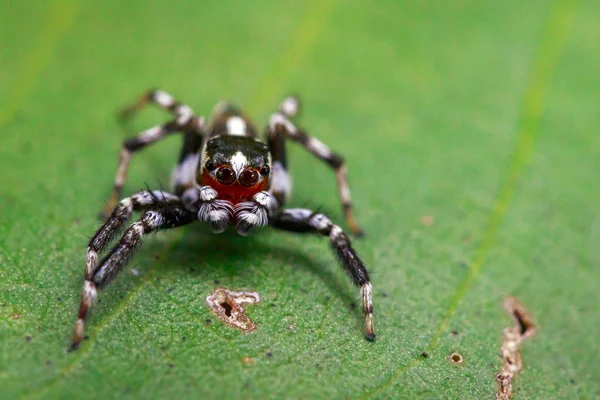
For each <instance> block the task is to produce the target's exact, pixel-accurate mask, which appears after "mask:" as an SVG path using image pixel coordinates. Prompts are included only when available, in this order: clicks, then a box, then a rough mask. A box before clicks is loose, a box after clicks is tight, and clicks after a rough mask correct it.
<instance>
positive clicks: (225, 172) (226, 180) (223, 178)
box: [217, 167, 235, 185]
mask: <svg viewBox="0 0 600 400" xmlns="http://www.w3.org/2000/svg"><path fill="white" fill-rule="evenodd" d="M217 180H218V181H219V182H221V183H222V184H223V185H231V184H232V183H233V182H235V172H233V170H232V169H231V168H229V167H221V168H219V170H218V171H217Z"/></svg>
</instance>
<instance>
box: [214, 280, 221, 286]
mask: <svg viewBox="0 0 600 400" xmlns="http://www.w3.org/2000/svg"><path fill="white" fill-rule="evenodd" d="M213 282H214V283H215V285H218V284H220V283H221V281H220V280H218V279H215V280H214V281H213Z"/></svg>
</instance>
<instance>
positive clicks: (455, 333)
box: [450, 329, 458, 336]
mask: <svg viewBox="0 0 600 400" xmlns="http://www.w3.org/2000/svg"><path fill="white" fill-rule="evenodd" d="M450 333H452V334H453V335H454V336H456V335H458V331H457V330H456V329H452V331H450Z"/></svg>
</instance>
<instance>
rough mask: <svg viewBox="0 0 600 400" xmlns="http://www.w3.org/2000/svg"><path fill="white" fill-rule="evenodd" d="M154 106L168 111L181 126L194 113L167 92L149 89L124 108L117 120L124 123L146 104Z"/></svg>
mask: <svg viewBox="0 0 600 400" xmlns="http://www.w3.org/2000/svg"><path fill="white" fill-rule="evenodd" d="M149 103H151V104H155V105H157V106H158V107H160V108H162V109H163V110H167V111H170V112H171V113H172V114H173V116H175V117H176V118H177V120H179V121H180V123H181V124H183V123H185V121H188V120H190V119H191V118H192V116H193V115H194V112H193V111H192V109H191V108H190V107H189V106H187V105H185V104H182V103H180V102H178V101H177V100H175V98H174V97H173V96H171V95H170V94H168V93H167V92H164V91H162V90H157V89H150V90H148V91H147V92H146V93H144V94H143V95H141V96H140V97H139V98H138V100H137V101H136V102H135V103H133V104H132V105H130V106H128V107H125V108H123V109H122V110H121V112H119V119H121V120H123V121H126V120H128V119H130V118H131V117H133V116H134V115H135V113H137V112H138V111H139V110H141V109H142V108H143V107H144V106H145V105H147V104H149Z"/></svg>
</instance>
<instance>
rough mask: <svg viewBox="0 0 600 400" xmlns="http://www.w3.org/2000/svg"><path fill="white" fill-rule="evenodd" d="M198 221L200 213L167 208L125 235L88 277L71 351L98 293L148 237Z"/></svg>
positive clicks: (147, 215) (147, 216)
mask: <svg viewBox="0 0 600 400" xmlns="http://www.w3.org/2000/svg"><path fill="white" fill-rule="evenodd" d="M196 220H197V216H196V213H193V212H191V211H188V210H186V209H185V208H184V207H183V205H182V204H181V203H174V204H167V205H165V206H164V207H162V208H160V209H157V210H151V211H146V212H145V213H144V214H143V215H142V217H141V218H140V219H139V220H138V221H137V222H135V223H133V224H132V225H131V226H130V227H129V228H128V229H127V230H126V231H125V232H124V233H123V235H122V236H121V240H119V243H117V244H116V245H115V246H114V247H113V248H112V250H111V251H110V252H109V253H108V254H107V255H106V256H104V258H103V259H102V261H101V262H100V264H99V265H98V266H97V267H96V268H94V270H93V273H92V275H91V276H88V275H87V273H86V279H85V282H84V284H83V294H82V297H81V304H80V306H79V314H78V316H77V321H76V323H75V330H74V332H73V342H72V343H71V349H76V348H77V347H78V346H79V345H80V344H81V341H82V340H83V334H84V327H85V320H86V319H87V317H88V315H89V313H90V309H91V307H92V304H93V302H94V299H95V298H96V295H97V291H98V289H101V288H103V287H104V286H105V285H106V284H108V283H109V282H110V281H111V280H112V279H114V278H115V277H116V276H117V274H118V273H119V272H120V271H121V270H122V269H123V267H124V266H125V265H126V264H127V263H128V262H129V260H130V259H131V256H132V255H133V253H134V251H135V250H136V249H137V248H139V247H140V246H141V244H142V240H143V238H144V235H147V234H149V233H151V232H154V231H157V230H159V229H170V228H177V227H179V226H183V225H186V224H189V223H190V222H193V221H196Z"/></svg>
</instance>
